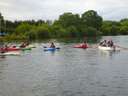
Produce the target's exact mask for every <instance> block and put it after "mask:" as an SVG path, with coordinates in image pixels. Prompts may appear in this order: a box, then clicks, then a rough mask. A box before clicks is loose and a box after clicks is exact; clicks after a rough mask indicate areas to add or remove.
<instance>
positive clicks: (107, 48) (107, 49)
mask: <svg viewBox="0 0 128 96" xmlns="http://www.w3.org/2000/svg"><path fill="white" fill-rule="evenodd" d="M98 48H99V49H100V50H104V51H116V50H120V49H119V48H117V47H104V46H98Z"/></svg>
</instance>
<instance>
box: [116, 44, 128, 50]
mask: <svg viewBox="0 0 128 96" xmlns="http://www.w3.org/2000/svg"><path fill="white" fill-rule="evenodd" d="M115 47H118V48H121V49H124V50H128V48H126V47H121V46H119V45H115Z"/></svg>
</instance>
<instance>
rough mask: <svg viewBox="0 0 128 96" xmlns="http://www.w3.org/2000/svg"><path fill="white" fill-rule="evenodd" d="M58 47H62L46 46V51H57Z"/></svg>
mask: <svg viewBox="0 0 128 96" xmlns="http://www.w3.org/2000/svg"><path fill="white" fill-rule="evenodd" d="M58 49H60V48H59V47H57V48H44V51H55V50H58Z"/></svg>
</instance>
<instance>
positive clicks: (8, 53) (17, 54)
mask: <svg viewBox="0 0 128 96" xmlns="http://www.w3.org/2000/svg"><path fill="white" fill-rule="evenodd" d="M9 55H11V56H19V55H20V52H19V51H16V52H13V51H12V52H5V53H0V56H9Z"/></svg>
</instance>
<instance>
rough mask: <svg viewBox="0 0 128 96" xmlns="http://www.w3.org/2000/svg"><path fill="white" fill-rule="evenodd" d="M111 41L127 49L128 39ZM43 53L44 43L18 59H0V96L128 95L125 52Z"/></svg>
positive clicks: (68, 47) (67, 47) (68, 46)
mask: <svg viewBox="0 0 128 96" xmlns="http://www.w3.org/2000/svg"><path fill="white" fill-rule="evenodd" d="M103 38H112V39H113V40H114V41H115V42H116V44H118V45H120V46H124V47H128V36H117V37H103ZM74 44H75V43H57V45H58V46H60V47H61V50H59V51H56V52H44V51H43V47H42V46H43V45H45V44H44V43H37V44H36V45H37V48H35V49H33V50H32V51H27V52H22V54H21V56H8V57H5V58H0V96H128V50H121V51H120V52H103V51H100V50H98V49H94V48H89V49H86V50H83V49H75V48H72V46H73V45H74Z"/></svg>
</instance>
